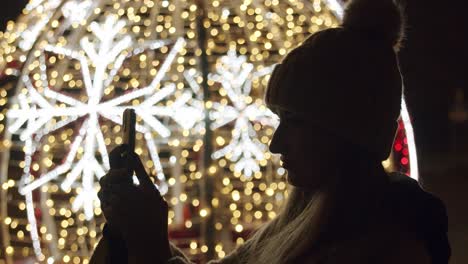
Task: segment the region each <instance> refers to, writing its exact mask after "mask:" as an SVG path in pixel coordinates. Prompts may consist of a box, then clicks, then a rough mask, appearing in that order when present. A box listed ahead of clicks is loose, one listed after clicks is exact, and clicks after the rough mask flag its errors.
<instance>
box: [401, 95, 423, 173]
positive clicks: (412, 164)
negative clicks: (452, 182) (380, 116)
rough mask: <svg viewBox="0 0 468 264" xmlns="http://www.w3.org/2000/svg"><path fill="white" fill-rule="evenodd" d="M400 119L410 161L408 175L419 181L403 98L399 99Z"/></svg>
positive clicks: (407, 114)
mask: <svg viewBox="0 0 468 264" xmlns="http://www.w3.org/2000/svg"><path fill="white" fill-rule="evenodd" d="M401 119H402V120H403V124H404V126H405V133H406V139H407V141H408V152H409V160H410V174H411V178H413V179H415V180H418V179H419V168H418V154H417V152H416V141H415V140H414V132H413V125H412V124H411V119H410V116H409V113H408V108H407V107H406V101H405V98H404V97H402V98H401Z"/></svg>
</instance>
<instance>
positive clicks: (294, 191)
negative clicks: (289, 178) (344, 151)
mask: <svg viewBox="0 0 468 264" xmlns="http://www.w3.org/2000/svg"><path fill="white" fill-rule="evenodd" d="M347 146H348V147H350V148H348V151H350V149H352V150H351V152H348V154H349V153H353V154H355V155H348V156H346V157H344V156H341V157H338V159H337V160H339V161H341V164H340V165H338V164H337V168H338V169H337V171H336V172H335V175H330V177H336V180H337V181H338V182H335V183H333V184H332V185H333V186H326V187H324V188H321V189H319V190H317V191H310V190H307V189H303V188H297V187H294V186H290V189H289V190H290V194H289V197H288V199H287V201H286V203H285V205H284V206H283V208H282V210H281V211H280V213H279V214H278V216H277V217H276V218H275V219H273V220H271V221H270V222H268V223H266V224H265V225H263V226H262V227H260V228H259V229H258V230H257V231H256V232H255V233H254V234H253V235H252V237H251V238H250V239H249V240H247V241H246V242H245V243H244V245H242V247H241V248H242V249H241V251H242V254H239V255H238V256H239V258H240V263H247V264H253V263H255V264H284V263H294V260H296V259H297V258H298V257H300V256H301V255H302V254H304V253H305V252H306V251H308V250H310V249H313V248H314V247H316V248H318V246H320V241H321V239H322V238H323V235H324V234H325V236H327V235H329V234H331V232H336V231H337V230H341V231H343V232H348V231H350V230H348V229H347V227H346V225H347V224H351V225H352V223H351V221H354V220H356V219H353V217H352V216H353V215H355V214H356V213H357V212H361V213H362V215H364V214H365V213H366V212H368V211H369V209H370V208H371V207H367V206H369V204H371V203H372V202H373V199H369V198H370V197H372V196H373V197H376V193H378V192H379V190H380V187H379V186H382V184H385V183H386V182H387V180H388V179H387V177H386V176H385V175H386V174H385V172H384V171H383V168H382V167H381V165H380V164H379V163H378V159H375V157H373V155H371V154H369V153H367V152H365V151H362V150H361V149H359V148H357V147H353V146H352V145H347ZM349 168H353V169H352V171H351V172H350V171H348V169H349ZM350 193H352V194H350ZM370 210H372V209H370ZM343 219H346V220H345V222H343ZM357 220H358V221H362V220H364V221H365V219H357ZM343 227H344V228H345V229H339V228H343ZM324 230H325V232H324ZM341 231H338V232H341ZM327 232H329V233H328V234H327Z"/></svg>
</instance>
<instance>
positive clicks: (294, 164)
mask: <svg viewBox="0 0 468 264" xmlns="http://www.w3.org/2000/svg"><path fill="white" fill-rule="evenodd" d="M402 29H403V23H402V15H401V13H400V8H399V7H398V6H397V5H395V4H394V3H393V1H391V0H355V1H353V2H351V3H350V4H349V6H348V7H347V9H346V13H345V17H344V20H343V24H342V26H341V27H339V28H334V29H326V30H323V31H320V32H317V33H315V34H313V35H311V36H310V37H309V38H308V39H307V40H306V41H305V42H304V43H303V44H302V45H300V46H299V47H297V48H296V49H294V50H293V51H292V52H290V53H289V54H288V55H287V56H286V58H285V59H284V60H283V61H282V62H281V63H280V64H279V65H278V66H277V67H276V68H275V70H274V73H273V74H272V77H271V79H270V82H269V86H268V89H267V93H266V103H267V105H268V107H269V108H270V109H271V110H273V111H274V112H276V113H277V114H278V115H279V117H280V125H279V127H278V129H277V131H276V132H275V135H274V137H273V139H272V142H271V145H270V150H271V152H273V153H278V154H281V158H282V161H283V165H284V167H285V168H286V169H287V171H288V173H287V180H288V183H289V184H290V185H291V188H290V196H289V198H288V201H287V203H286V205H285V207H284V208H283V210H282V212H281V213H280V214H279V215H278V216H277V217H276V218H275V219H273V220H272V221H271V222H269V223H267V224H265V225H264V226H262V227H261V228H260V229H259V230H257V231H256V232H255V233H254V234H253V236H252V237H251V238H250V239H248V240H247V241H246V242H245V243H244V244H243V245H242V246H240V247H238V248H237V249H236V250H235V251H234V252H232V253H231V254H230V255H228V256H227V257H226V258H224V259H221V260H218V261H213V262H212V263H256V264H261V263H263V264H273V263H337V264H341V263H343V264H345V263H346V264H350V263H359V264H363V263H373V264H375V263H389V264H390V263H392V264H397V263H398V264H403V263H408V264H409V263H411V264H415V263H418V264H425V263H427V264H429V263H433V264H436V263H437V264H447V263H448V258H449V256H450V247H449V245H448V241H447V235H446V232H447V216H446V213H445V207H444V206H443V204H442V203H441V201H440V200H439V199H437V198H435V197H434V196H432V195H431V194H429V193H426V192H424V191H423V190H422V189H421V188H420V187H419V185H418V184H417V182H415V181H414V180H411V179H410V178H408V177H406V176H403V175H400V174H398V173H391V174H387V173H385V171H384V169H383V168H382V165H381V161H382V160H385V159H386V158H387V157H388V155H389V153H390V150H391V146H392V142H393V136H394V132H395V130H396V127H397V123H396V120H397V119H398V117H399V112H400V101H401V96H402V95H401V91H402V80H401V75H400V71H399V67H398V62H397V56H396V53H397V51H398V47H399V45H400V41H401V38H402V35H403V32H402V31H403V30H402ZM124 148H125V147H124V146H121V147H118V148H116V149H114V151H113V152H112V153H111V161H112V160H114V162H116V160H118V159H119V158H120V153H121V152H122V151H123V150H124ZM129 157H130V158H131V160H132V164H133V168H134V170H135V172H136V174H137V176H138V177H139V178H140V182H141V184H140V186H138V187H137V186H133V185H132V184H130V183H126V182H125V179H128V178H129V176H128V170H127V169H126V168H124V169H120V170H119V169H111V170H110V171H109V173H108V174H107V175H106V176H105V177H103V179H102V180H101V191H100V193H99V197H100V199H101V202H102V207H103V210H104V214H105V216H106V219H107V221H108V222H107V223H108V224H107V226H106V228H105V230H104V238H103V239H102V240H101V242H100V244H99V246H98V248H97V250H96V252H95V255H94V257H93V259H92V262H94V263H106V262H107V263H120V262H122V263H129V262H130V263H190V262H189V260H188V259H187V258H186V257H185V256H184V255H183V254H182V253H181V252H180V251H179V250H178V249H177V248H176V247H175V246H173V245H171V244H170V243H169V240H168V238H167V204H166V203H165V201H164V200H163V199H162V198H161V196H160V195H159V193H158V191H157V190H156V188H154V186H153V185H152V184H151V182H150V181H149V178H148V175H147V174H146V172H145V169H144V167H143V165H142V163H141V162H140V160H139V158H138V156H136V154H131V155H130V156H129ZM104 255H106V256H107V259H103V258H100V257H102V256H104Z"/></svg>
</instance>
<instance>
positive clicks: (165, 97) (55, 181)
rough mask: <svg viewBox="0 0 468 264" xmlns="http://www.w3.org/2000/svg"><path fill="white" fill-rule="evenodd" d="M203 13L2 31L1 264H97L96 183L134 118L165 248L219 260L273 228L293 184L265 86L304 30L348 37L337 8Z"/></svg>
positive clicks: (108, 17)
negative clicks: (33, 263)
mask: <svg viewBox="0 0 468 264" xmlns="http://www.w3.org/2000/svg"><path fill="white" fill-rule="evenodd" d="M204 2H205V5H203V6H201V5H199V1H192V0H175V1H154V0H139V1H129V0H101V1H90V0H84V1H78V0H66V1H58V0H32V1H30V3H29V4H28V6H26V8H25V9H24V11H23V14H22V16H20V18H18V20H17V22H16V23H9V24H8V27H7V31H6V32H5V33H3V34H2V35H1V36H2V41H1V43H0V45H1V48H0V53H1V55H2V56H1V58H2V60H1V61H0V67H2V68H1V70H2V71H1V75H0V77H1V78H0V80H2V82H1V85H2V87H1V90H0V96H1V97H0V107H2V112H1V113H0V121H1V122H2V123H1V124H0V133H1V135H2V142H1V145H0V146H1V154H2V156H1V172H0V182H1V189H0V190H1V193H0V194H1V197H0V198H1V199H0V200H1V204H0V206H1V207H0V213H1V217H2V223H1V229H0V231H1V236H2V242H1V243H2V246H3V248H4V249H5V250H4V251H2V253H1V254H3V255H0V259H5V260H6V262H7V263H12V261H13V259H24V258H27V257H32V258H33V259H37V260H39V261H44V262H48V263H54V262H59V263H62V262H64V263H88V261H89V256H90V255H91V253H92V250H93V247H94V246H95V245H96V243H97V241H98V239H99V237H100V234H101V233H100V232H101V224H102V223H103V222H104V219H103V216H102V211H101V209H100V204H99V201H98V200H97V199H96V193H97V191H98V189H99V186H98V184H97V182H96V180H97V179H98V178H99V177H101V176H102V175H103V174H105V172H106V171H107V170H108V169H109V163H108V156H107V153H108V151H109V150H110V149H112V148H113V147H115V146H117V145H118V144H120V143H121V142H122V138H121V137H120V133H119V132H120V129H121V127H120V124H121V121H122V120H121V114H122V112H123V109H124V108H126V107H132V108H134V109H135V111H136V113H137V115H138V120H137V121H138V122H137V131H138V133H137V135H136V136H137V145H136V152H137V154H139V155H140V156H141V158H142V160H143V162H144V164H145V166H146V167H147V168H148V170H149V171H150V172H151V174H152V175H154V177H153V180H154V182H155V184H156V185H157V186H158V188H159V189H160V190H161V191H162V193H163V194H164V196H165V199H166V200H167V201H168V203H169V206H170V209H169V219H168V221H169V225H170V228H169V229H170V236H171V238H172V240H173V241H174V242H175V243H176V244H178V245H179V246H181V247H183V248H184V249H185V250H186V251H187V252H186V253H188V254H190V255H191V256H192V257H193V258H194V259H201V258H203V257H202V255H204V254H205V253H207V252H209V251H213V252H215V254H216V256H217V257H223V256H224V255H225V254H227V253H228V252H229V250H231V249H232V248H233V247H235V245H236V244H238V243H242V242H243V241H244V239H245V237H246V235H247V234H248V233H249V232H251V231H252V230H253V229H255V228H256V227H258V226H259V225H260V224H262V223H264V222H265V221H268V220H270V219H272V218H274V217H275V216H276V213H277V211H278V209H279V208H280V206H281V205H282V204H283V202H284V200H285V198H286V197H287V184H286V182H285V181H284V177H283V176H284V174H285V170H284V169H283V168H281V166H280V164H279V160H278V157H276V156H274V155H272V154H271V153H269V152H268V150H267V148H266V145H268V143H269V141H270V140H271V137H272V135H273V133H274V129H275V127H276V126H277V124H278V119H277V117H275V116H274V114H273V113H271V112H270V111H269V110H268V109H267V108H266V107H265V105H264V103H263V101H262V98H263V95H264V91H265V88H266V84H267V83H268V80H269V77H270V73H271V71H272V69H273V67H274V65H275V64H276V63H278V62H279V61H280V60H281V58H282V57H283V56H284V55H285V54H287V52H288V51H289V50H291V49H292V48H294V47H295V46H297V45H298V44H300V43H301V42H302V41H303V40H304V39H305V38H306V37H307V36H308V35H309V34H310V33H313V32H316V31H318V30H321V29H324V28H328V27H335V26H338V25H339V20H340V18H341V16H342V14H343V10H342V7H341V4H340V2H339V1H336V0H333V1H332V0H329V1H323V0H311V1H296V0H286V1H279V0H260V1H252V0H236V1H227V0H207V1H204ZM202 11H203V12H202ZM201 14H203V15H204V19H203V20H201V21H199V20H197V19H198V18H199V17H200V15H201ZM200 29H203V30H204V31H205V32H206V39H204V40H203V41H205V43H206V50H205V52H206V55H207V57H206V59H207V61H208V68H207V69H201V67H200V63H199V62H200V60H201V56H203V52H202V51H201V50H200V47H199V43H200V37H201V36H200ZM204 70H205V71H208V73H209V74H207V77H208V79H207V80H206V85H207V87H202V86H203V85H204V80H203V77H202V76H203V74H202V73H203V71H204ZM204 88H207V90H208V91H209V92H210V93H209V98H208V99H206V96H204V94H203V90H204ZM206 117H209V119H210V120H209V121H208V119H207V118H206ZM403 119H404V120H408V118H407V117H403ZM205 122H211V126H210V127H208V129H211V131H212V132H213V133H212V138H211V139H206V138H205V137H204V136H205V135H206V134H207V132H208V131H207V130H206V129H207V127H206V126H205ZM407 131H408V130H407ZM407 134H408V136H409V135H410V134H409V133H407ZM208 144H213V148H214V151H213V153H207V151H206V149H205V146H206V145H208ZM207 154H209V155H210V158H212V159H211V161H210V162H209V163H208V164H206V163H205V162H204V159H203V156H204V155H207ZM411 162H413V160H411ZM206 179H211V180H212V183H213V186H212V188H211V189H210V188H207V185H206V184H205V183H206V181H205V180H206ZM210 190H211V192H212V193H207V192H210ZM206 197H210V198H209V199H208V198H206ZM210 217H211V218H212V219H215V221H214V237H212V238H207V237H206V236H205V234H204V233H203V232H202V231H201V230H207V229H213V226H209V227H207V226H206V223H208V222H207V221H206V219H208V218H210ZM209 239H214V240H215V241H217V243H216V244H214V245H212V248H209V245H210V242H209V241H208V240H209Z"/></svg>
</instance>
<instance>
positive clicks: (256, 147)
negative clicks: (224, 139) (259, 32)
mask: <svg viewBox="0 0 468 264" xmlns="http://www.w3.org/2000/svg"><path fill="white" fill-rule="evenodd" d="M272 71H273V66H272V67H266V68H264V69H262V70H261V71H254V65H253V64H251V63H248V62H247V58H246V57H245V56H237V55H236V51H235V50H230V51H229V52H228V54H227V55H226V56H223V57H221V59H220V63H218V64H217V66H216V73H215V74H210V76H209V77H210V79H211V80H213V81H215V82H219V83H220V84H221V85H222V88H223V89H224V90H225V91H226V94H227V96H228V98H229V100H230V101H231V103H232V105H224V104H221V103H218V102H216V103H213V111H212V112H211V113H210V118H211V119H212V120H213V123H212V125H211V128H212V129H217V128H220V127H222V126H225V125H227V124H228V123H230V122H233V121H235V125H234V128H233V130H232V139H231V142H230V143H229V144H228V145H227V146H225V147H224V148H222V149H220V150H217V151H215V152H214V153H213V155H212V158H213V159H219V158H222V157H226V158H228V159H229V160H231V161H232V162H235V167H234V168H235V171H236V172H243V173H244V175H245V176H247V177H251V176H252V174H253V173H255V172H258V171H260V166H259V165H258V161H260V160H263V159H264V153H265V151H266V146H265V145H264V144H262V143H261V142H260V141H259V140H258V139H257V133H256V132H255V130H254V127H253V123H254V122H259V123H261V124H262V125H267V126H271V127H275V128H276V127H277V126H278V117H277V116H276V115H275V114H274V113H273V112H271V111H270V110H269V109H268V108H267V107H266V106H265V105H264V104H263V102H262V101H261V100H260V99H257V100H255V101H253V99H252V97H250V92H251V89H252V81H253V80H255V79H257V78H259V77H262V76H265V75H267V74H270V73H271V72H272Z"/></svg>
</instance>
